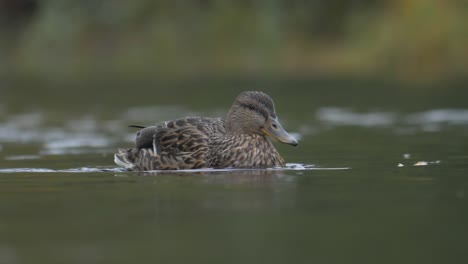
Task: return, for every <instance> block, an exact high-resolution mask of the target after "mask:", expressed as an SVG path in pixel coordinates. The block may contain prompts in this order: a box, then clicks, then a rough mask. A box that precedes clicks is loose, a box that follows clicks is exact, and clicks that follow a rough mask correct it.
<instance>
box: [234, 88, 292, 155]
mask: <svg viewBox="0 0 468 264" xmlns="http://www.w3.org/2000/svg"><path fill="white" fill-rule="evenodd" d="M226 129H227V130H228V132H229V133H235V134H259V135H264V136H270V137H272V138H274V139H276V140H278V141H279V142H281V143H285V144H290V145H293V146H296V145H297V144H298V143H297V140H296V139H295V138H294V137H293V136H291V135H290V134H289V133H288V132H286V130H284V128H283V126H282V125H281V123H280V122H279V121H278V117H277V116H276V112H275V104H274V103H273V100H272V99H271V97H270V96H268V95H267V94H265V93H262V92H254V91H246V92H243V93H241V94H240V95H239V96H237V98H236V100H235V101H234V104H233V105H232V107H231V109H230V110H229V112H228V115H227V118H226Z"/></svg>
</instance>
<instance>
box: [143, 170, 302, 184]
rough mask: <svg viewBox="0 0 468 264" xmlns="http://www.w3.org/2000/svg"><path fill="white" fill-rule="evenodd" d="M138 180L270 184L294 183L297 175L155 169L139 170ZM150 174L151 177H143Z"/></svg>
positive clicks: (286, 173)
mask: <svg viewBox="0 0 468 264" xmlns="http://www.w3.org/2000/svg"><path fill="white" fill-rule="evenodd" d="M135 175H137V176H139V177H137V178H139V179H138V181H143V182H152V183H176V182H179V183H187V184H189V183H191V184H220V185H253V186H269V185H275V184H288V183H289V184H294V183H295V179H296V175H295V173H292V172H291V171H282V170H268V169H263V170H260V169H258V170H221V171H219V170H201V171H190V172H187V171H170V172H168V171H153V172H137V173H135ZM141 176H149V177H141Z"/></svg>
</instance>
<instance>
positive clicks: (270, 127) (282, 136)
mask: <svg viewBox="0 0 468 264" xmlns="http://www.w3.org/2000/svg"><path fill="white" fill-rule="evenodd" d="M262 131H263V133H265V134H266V135H268V136H270V137H272V138H274V139H276V140H278V141H279V142H281V143H285V144H289V145H293V146H297V144H298V142H297V140H296V139H295V138H294V137H293V136H291V135H290V134H289V133H288V132H286V130H284V128H283V126H282V125H281V124H280V122H278V119H269V120H268V121H267V122H266V124H265V127H263V128H262Z"/></svg>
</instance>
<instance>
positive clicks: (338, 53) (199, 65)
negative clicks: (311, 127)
mask: <svg viewBox="0 0 468 264" xmlns="http://www.w3.org/2000/svg"><path fill="white" fill-rule="evenodd" d="M0 56H1V57H0V58H1V60H0V66H1V73H2V74H3V75H5V74H6V75H7V76H19V77H21V78H23V77H31V78H41V79H63V80H70V79H71V80H76V79H80V78H105V79H108V78H118V79H125V78H129V79H133V78H142V77H147V78H158V79H161V78H163V79H179V78H194V77H195V78H196V77H200V76H208V77H213V76H215V77H217V76H221V77H225V76H264V77H265V76H266V77H268V76H283V77H287V78H291V77H292V78H295V77H308V78H309V77H314V76H319V77H322V76H326V77H330V76H331V77H336V76H352V77H353V78H354V77H357V78H375V77H376V76H377V78H389V79H396V80H399V81H403V82H407V81H411V82H413V81H417V82H420V81H423V82H428V81H429V82H432V81H440V80H443V81H445V80H452V79H459V78H460V77H463V76H464V75H466V73H467V72H468V67H467V66H468V4H467V2H466V1H465V0H353V1H349V0H331V1H322V0H312V1H303V0H288V1H286V0H283V1H281V0H270V1H267V0H264V1H247V0H243V1H215V0H197V1H180V0H179V1H154V0H138V1H126V0H96V1H85V0H81V1H77V0H42V1H39V0H0ZM116 76H118V77H116Z"/></svg>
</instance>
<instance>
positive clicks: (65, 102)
mask: <svg viewBox="0 0 468 264" xmlns="http://www.w3.org/2000/svg"><path fill="white" fill-rule="evenodd" d="M32 85H34V86H35V88H36V89H31V86H32ZM75 85H76V87H68V89H65V88H62V87H61V85H57V84H56V85H53V84H41V83H28V82H19V81H14V82H13V81H11V82H7V83H6V84H5V85H4V88H2V89H4V90H2V98H1V99H0V263H135V262H152V263H155V262H160V263H186V262H187V261H194V262H200V263H313V262H316V263H464V262H466V260H467V254H466V252H467V250H468V248H467V245H468V243H467V242H468V241H467V237H468V236H467V235H468V228H467V227H468V224H467V223H468V208H467V202H466V199H467V192H468V178H467V176H466V172H467V169H468V133H467V131H468V105H467V104H466V97H467V96H468V93H467V92H466V91H464V90H463V89H460V88H457V87H456V85H453V86H450V87H449V88H437V87H436V88H427V89H417V88H413V89H412V88H408V87H406V88H403V87H398V86H395V87H381V86H382V85H383V84H382V85H380V86H379V83H378V82H377V83H362V82H352V83H348V82H337V81H317V80H315V81H291V80H289V81H287V80H276V81H257V80H242V81H232V80H231V81H215V82H208V83H205V82H202V81H199V82H195V83H194V82H190V83H178V84H167V83H166V84H164V83H159V84H158V83H133V82H129V83H121V84H120V85H116V84H112V83H110V84H109V83H104V84H101V83H99V84H96V83H94V84H91V85H88V84H87V85H84V84H75ZM387 85H388V84H387ZM37 86H39V87H37ZM193 86H196V87H201V88H199V89H194V88H192V87H193ZM5 87H6V88H5ZM126 87H133V88H132V89H127V88H126ZM164 87H170V89H167V90H166V91H165V92H163V93H162V92H161V91H160V90H161V89H163V88H164ZM220 87H221V88H220ZM285 87H287V89H284V88H285ZM376 87H378V88H376ZM73 88H75V89H73ZM98 88H99V89H98ZM244 89H261V90H264V91H266V92H267V93H269V94H270V95H272V97H273V98H274V99H275V101H276V106H277V112H278V115H279V118H280V120H282V121H283V124H284V126H285V127H286V128H287V129H288V130H289V131H291V132H293V133H294V135H295V136H297V137H298V138H300V145H299V146H298V147H291V146H286V145H278V144H277V147H278V149H279V151H280V153H282V155H283V156H284V157H285V159H286V160H287V161H288V162H289V164H288V168H286V169H277V170H203V171H187V172H153V173H135V172H127V171H124V170H122V169H121V168H118V167H116V166H115V165H114V164H113V152H114V151H115V149H116V148H117V147H123V146H131V144H132V143H131V141H132V138H133V132H134V130H133V129H131V128H127V127H126V126H127V125H130V124H140V125H148V124H152V123H154V122H155V121H162V120H167V119H171V118H176V117H180V116H187V115H204V116H220V115H223V114H224V113H225V111H226V110H227V108H228V107H229V105H230V103H231V102H232V100H233V97H234V96H235V95H236V94H237V93H238V92H239V91H241V90H244ZM25 95H27V96H25ZM214 98H216V100H213V99H214Z"/></svg>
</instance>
